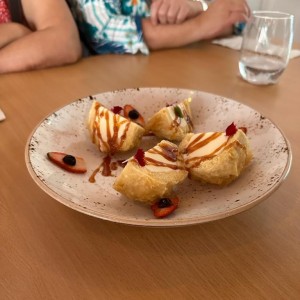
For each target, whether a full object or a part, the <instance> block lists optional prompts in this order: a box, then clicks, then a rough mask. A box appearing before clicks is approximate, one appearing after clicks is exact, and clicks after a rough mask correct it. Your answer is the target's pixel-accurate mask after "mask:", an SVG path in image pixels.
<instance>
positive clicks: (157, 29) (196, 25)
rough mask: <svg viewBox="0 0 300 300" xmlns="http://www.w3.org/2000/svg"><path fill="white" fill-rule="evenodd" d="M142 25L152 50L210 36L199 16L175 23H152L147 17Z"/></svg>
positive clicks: (180, 44) (189, 42)
mask: <svg viewBox="0 0 300 300" xmlns="http://www.w3.org/2000/svg"><path fill="white" fill-rule="evenodd" d="M142 27H143V37H144V40H145V42H146V44H147V45H148V47H149V49H151V50H158V49H164V48H175V47H181V46H185V45H188V44H191V43H194V42H197V41H200V40H203V39H206V38H208V35H207V34H206V28H205V27H206V26H205V24H202V21H201V20H200V19H199V18H198V17H195V18H192V19H189V20H187V21H185V22H184V23H182V24H174V25H173V24H172V25H152V23H151V21H150V19H149V18H147V19H143V20H142Z"/></svg>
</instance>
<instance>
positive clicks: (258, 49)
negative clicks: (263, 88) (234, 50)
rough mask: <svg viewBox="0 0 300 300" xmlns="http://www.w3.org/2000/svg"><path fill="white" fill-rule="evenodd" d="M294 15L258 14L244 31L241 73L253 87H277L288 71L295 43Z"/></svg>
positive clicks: (267, 12)
mask: <svg viewBox="0 0 300 300" xmlns="http://www.w3.org/2000/svg"><path fill="white" fill-rule="evenodd" d="M293 36H294V16H293V15H291V14H288V13H284V12H277V11H254V12H253V14H252V16H251V19H250V20H249V22H247V24H246V26H245V29H244V32H243V42H242V47H241V53H240V60H239V70H240V74H241V76H242V78H243V79H245V80H246V81H248V82H250V83H253V84H260V85H266V84H274V83H276V82H277V80H278V78H279V77H280V75H281V74H282V73H283V71H284V70H285V69H286V67H287V64H288V62H289V56H290V52H291V48H292V44H293Z"/></svg>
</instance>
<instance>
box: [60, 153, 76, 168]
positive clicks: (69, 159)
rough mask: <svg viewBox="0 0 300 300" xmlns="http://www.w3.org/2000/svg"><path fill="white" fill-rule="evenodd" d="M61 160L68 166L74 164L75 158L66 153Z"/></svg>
mask: <svg viewBox="0 0 300 300" xmlns="http://www.w3.org/2000/svg"><path fill="white" fill-rule="evenodd" d="M63 162H64V163H65V164H67V165H69V166H75V165H76V158H75V157H74V156H73V155H69V154H68V155H66V156H65V157H64V158H63Z"/></svg>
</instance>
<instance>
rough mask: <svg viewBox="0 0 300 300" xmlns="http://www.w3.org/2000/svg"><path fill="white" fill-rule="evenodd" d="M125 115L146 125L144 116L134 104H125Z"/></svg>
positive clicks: (143, 125) (141, 124)
mask: <svg viewBox="0 0 300 300" xmlns="http://www.w3.org/2000/svg"><path fill="white" fill-rule="evenodd" d="M124 117H125V118H127V119H129V120H131V121H133V122H135V123H137V124H139V125H140V126H142V127H145V120H144V118H143V116H142V115H141V114H140V113H139V112H138V111H137V110H136V109H135V108H134V107H133V106H132V105H129V104H127V105H125V106H124Z"/></svg>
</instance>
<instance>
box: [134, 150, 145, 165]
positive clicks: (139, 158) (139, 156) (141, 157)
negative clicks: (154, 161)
mask: <svg viewBox="0 0 300 300" xmlns="http://www.w3.org/2000/svg"><path fill="white" fill-rule="evenodd" d="M134 158H135V159H136V161H137V162H138V163H139V165H140V166H141V167H144V166H145V165H146V162H145V152H144V150H143V149H140V148H139V149H137V151H136V154H135V155H134Z"/></svg>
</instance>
